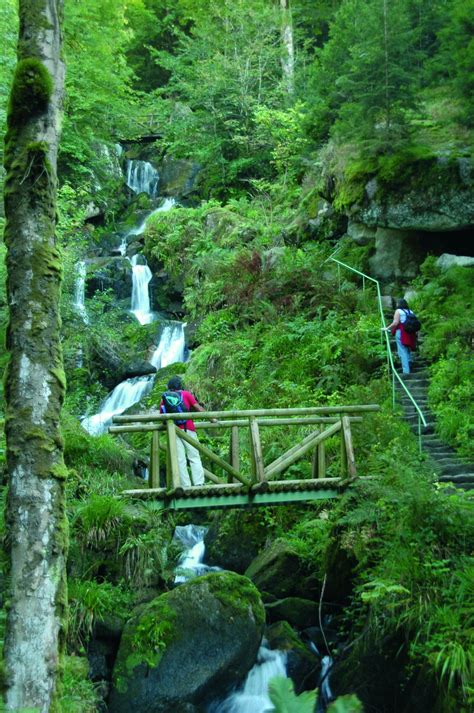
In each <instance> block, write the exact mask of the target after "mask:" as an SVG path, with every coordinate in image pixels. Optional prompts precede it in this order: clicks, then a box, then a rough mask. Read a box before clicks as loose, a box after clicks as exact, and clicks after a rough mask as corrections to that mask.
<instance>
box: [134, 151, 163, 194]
mask: <svg viewBox="0 0 474 713" xmlns="http://www.w3.org/2000/svg"><path fill="white" fill-rule="evenodd" d="M158 179H159V175H158V171H157V170H156V168H153V166H152V165H151V163H148V161H135V160H132V161H127V175H126V183H127V186H128V187H129V188H131V189H132V191H134V193H148V195H149V196H150V197H151V198H156V192H157V189H158Z"/></svg>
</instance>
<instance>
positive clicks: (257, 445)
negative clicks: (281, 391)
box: [249, 416, 265, 483]
mask: <svg viewBox="0 0 474 713" xmlns="http://www.w3.org/2000/svg"><path fill="white" fill-rule="evenodd" d="M249 428H250V454H251V458H252V480H253V481H254V482H257V483H259V482H260V483H261V482H262V481H263V480H265V473H264V468H263V455H262V444H261V441H260V432H259V429H258V423H257V419H256V418H255V416H250V418H249Z"/></svg>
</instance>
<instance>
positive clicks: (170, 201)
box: [119, 198, 176, 255]
mask: <svg viewBox="0 0 474 713" xmlns="http://www.w3.org/2000/svg"><path fill="white" fill-rule="evenodd" d="M175 205H176V201H175V199H174V198H165V199H164V201H163V203H162V204H161V205H160V206H159V207H158V208H155V210H152V211H151V213H148V214H147V215H146V216H145V218H143V219H142V220H141V221H140V222H139V223H138V225H135V226H134V227H133V228H131V229H130V230H129V231H128V232H127V233H126V234H125V235H124V236H123V238H122V242H121V243H120V245H119V251H120V254H121V255H125V253H126V252H127V245H128V238H130V237H132V236H136V235H143V233H144V232H145V228H146V224H147V222H148V220H149V219H150V218H151V216H152V215H155V214H156V213H166V212H167V211H168V210H171V208H173V207H174V206H175Z"/></svg>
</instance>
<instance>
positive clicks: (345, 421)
mask: <svg viewBox="0 0 474 713" xmlns="http://www.w3.org/2000/svg"><path fill="white" fill-rule="evenodd" d="M342 431H343V437H344V444H345V449H346V457H347V460H346V462H347V470H348V475H349V478H357V470H356V465H355V456H354V446H353V444H352V433H351V424H350V421H349V418H348V417H347V416H343V417H342Z"/></svg>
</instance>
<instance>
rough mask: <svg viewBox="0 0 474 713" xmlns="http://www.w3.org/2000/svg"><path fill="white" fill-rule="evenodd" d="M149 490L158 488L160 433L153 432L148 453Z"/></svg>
mask: <svg viewBox="0 0 474 713" xmlns="http://www.w3.org/2000/svg"><path fill="white" fill-rule="evenodd" d="M148 487H149V488H159V487H160V433H159V431H153V433H152V434H151V452H150V474H149V478H148Z"/></svg>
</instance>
